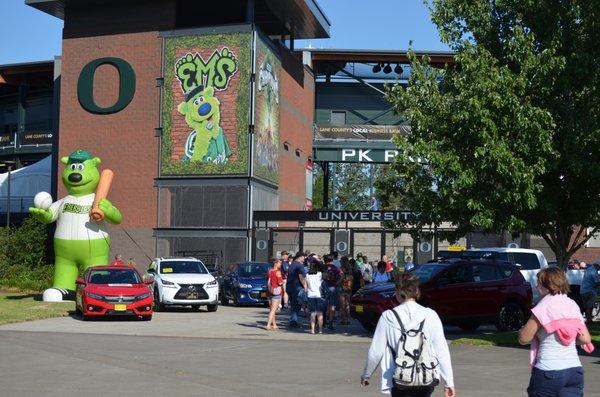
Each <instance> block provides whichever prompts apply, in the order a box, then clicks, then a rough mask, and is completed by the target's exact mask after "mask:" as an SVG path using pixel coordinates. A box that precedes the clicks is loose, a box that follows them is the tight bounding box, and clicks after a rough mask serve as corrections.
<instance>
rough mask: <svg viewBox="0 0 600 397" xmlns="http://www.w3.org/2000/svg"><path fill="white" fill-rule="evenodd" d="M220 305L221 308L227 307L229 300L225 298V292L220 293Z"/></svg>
mask: <svg viewBox="0 0 600 397" xmlns="http://www.w3.org/2000/svg"><path fill="white" fill-rule="evenodd" d="M221 304H222V305H223V306H227V305H228V304H229V299H228V298H227V295H225V290H223V291H221Z"/></svg>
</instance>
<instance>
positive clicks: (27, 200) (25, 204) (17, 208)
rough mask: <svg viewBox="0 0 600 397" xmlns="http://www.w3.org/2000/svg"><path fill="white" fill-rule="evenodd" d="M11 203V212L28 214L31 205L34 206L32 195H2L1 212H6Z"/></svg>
mask: <svg viewBox="0 0 600 397" xmlns="http://www.w3.org/2000/svg"><path fill="white" fill-rule="evenodd" d="M9 205H10V213H11V214H26V213H27V212H29V207H33V197H32V196H11V197H10V200H9V198H8V197H0V214H6V213H7V212H8V211H7V210H8V206H9Z"/></svg>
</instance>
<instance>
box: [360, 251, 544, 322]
mask: <svg viewBox="0 0 600 397" xmlns="http://www.w3.org/2000/svg"><path fill="white" fill-rule="evenodd" d="M412 272H413V274H415V275H416V276H417V277H419V279H420V280H421V299H420V301H419V303H421V304H422V305H425V306H428V307H431V308H432V309H434V310H435V311H436V312H437V313H438V315H439V316H440V318H441V319H442V321H443V322H444V323H445V324H451V325H457V326H459V327H460V328H462V329H463V330H466V331H474V330H475V329H477V327H479V326H480V325H482V324H494V325H495V326H496V328H498V330H501V331H514V330H518V329H519V328H520V327H521V326H522V325H523V323H524V322H525V320H526V319H527V315H528V314H529V310H530V308H531V305H532V300H533V294H532V291H531V285H530V284H529V283H528V282H527V281H525V279H524V278H523V276H522V275H521V272H520V271H519V268H518V267H516V266H515V265H512V264H510V263H507V262H500V261H494V260H481V259H478V260H465V259H448V260H443V261H439V262H432V263H425V264H423V265H420V266H418V267H417V268H416V269H415V270H413V271H412ZM397 304H398V302H397V300H396V296H395V286H394V284H392V283H380V284H370V285H368V286H366V287H365V288H362V289H360V290H359V291H358V292H357V293H356V294H355V295H354V296H353V297H352V300H351V309H350V310H351V314H352V317H354V318H356V319H358V320H359V321H360V323H361V324H362V325H363V327H364V328H365V329H367V330H369V331H373V330H374V329H375V327H376V325H377V321H378V320H379V317H380V316H381V314H382V313H383V312H384V311H385V310H387V309H391V308H393V307H394V306H396V305H397Z"/></svg>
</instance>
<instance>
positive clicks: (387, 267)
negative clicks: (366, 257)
mask: <svg viewBox="0 0 600 397" xmlns="http://www.w3.org/2000/svg"><path fill="white" fill-rule="evenodd" d="M381 260H383V261H384V262H385V271H386V272H387V273H389V272H391V271H392V270H394V264H393V263H392V261H391V260H390V259H389V258H388V257H387V255H384V256H383V258H382V259H381Z"/></svg>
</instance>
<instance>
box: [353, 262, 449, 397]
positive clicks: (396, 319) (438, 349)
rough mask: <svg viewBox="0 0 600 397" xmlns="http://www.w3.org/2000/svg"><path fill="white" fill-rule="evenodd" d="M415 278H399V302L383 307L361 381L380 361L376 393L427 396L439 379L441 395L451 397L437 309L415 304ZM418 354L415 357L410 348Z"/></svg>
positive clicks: (394, 396)
mask: <svg viewBox="0 0 600 397" xmlns="http://www.w3.org/2000/svg"><path fill="white" fill-rule="evenodd" d="M419 296H420V291H419V279H418V278H417V277H416V276H414V275H413V274H410V273H405V274H403V275H402V276H401V277H400V280H399V282H398V284H397V285H396V298H397V299H398V301H399V302H400V304H399V305H398V306H396V307H395V308H394V309H392V310H387V311H385V312H384V313H383V314H382V315H381V317H380V319H379V322H378V323H377V328H376V329H375V334H374V335H373V341H372V342H371V347H370V348H369V353H368V355H367V362H366V364H365V369H364V371H363V374H362V376H361V384H362V385H363V386H368V385H369V379H370V377H371V375H372V374H373V372H375V370H376V369H377V367H378V366H379V364H380V363H381V392H382V393H391V394H392V397H429V396H431V394H432V393H433V391H434V389H435V386H436V385H438V384H439V383H440V376H441V378H442V379H443V381H444V383H445V386H444V395H445V397H454V396H456V391H455V389H454V378H453V374H452V364H451V362H450V351H449V349H448V342H447V341H446V337H445V336H444V328H443V326H442V322H441V320H440V318H439V316H438V315H437V313H436V312H435V311H433V310H431V309H429V308H426V307H424V306H421V305H419V304H418V303H417V302H416V300H417V299H418V298H419ZM415 350H416V351H418V352H419V354H417V355H416V356H415V355H414V351H415Z"/></svg>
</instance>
